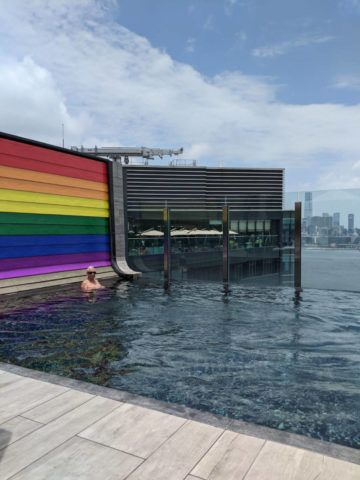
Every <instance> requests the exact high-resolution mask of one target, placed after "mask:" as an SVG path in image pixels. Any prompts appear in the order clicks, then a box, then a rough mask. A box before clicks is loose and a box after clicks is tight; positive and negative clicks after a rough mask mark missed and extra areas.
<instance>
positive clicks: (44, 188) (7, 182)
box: [0, 177, 108, 200]
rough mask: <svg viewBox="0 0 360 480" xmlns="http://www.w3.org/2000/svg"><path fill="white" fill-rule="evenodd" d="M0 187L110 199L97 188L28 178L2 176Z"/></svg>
mask: <svg viewBox="0 0 360 480" xmlns="http://www.w3.org/2000/svg"><path fill="white" fill-rule="evenodd" d="M0 188H6V189H8V190H22V191H25V192H36V193H51V194H54V195H68V196H70V197H81V198H95V199H98V200H108V194H107V192H99V191H96V190H85V189H84V188H75V187H64V186H62V185H51V184H48V183H39V182H32V181H30V182H29V181H26V180H18V179H16V180H15V179H12V178H3V177H0Z"/></svg>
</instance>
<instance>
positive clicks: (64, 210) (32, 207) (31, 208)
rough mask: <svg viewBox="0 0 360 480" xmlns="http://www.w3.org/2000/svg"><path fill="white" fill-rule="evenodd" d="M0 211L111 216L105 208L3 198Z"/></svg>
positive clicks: (0, 202)
mask: <svg viewBox="0 0 360 480" xmlns="http://www.w3.org/2000/svg"><path fill="white" fill-rule="evenodd" d="M0 212H14V213H40V214H41V213H43V214H49V215H76V216H79V217H104V218H108V217H109V211H108V210H107V209H104V208H87V207H71V206H63V205H46V204H42V203H25V202H9V201H1V200H0Z"/></svg>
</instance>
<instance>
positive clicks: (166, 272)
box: [163, 207, 171, 283]
mask: <svg viewBox="0 0 360 480" xmlns="http://www.w3.org/2000/svg"><path fill="white" fill-rule="evenodd" d="M163 220H164V281H165V283H169V281H170V254H171V237H170V211H169V208H168V207H165V208H164V212H163Z"/></svg>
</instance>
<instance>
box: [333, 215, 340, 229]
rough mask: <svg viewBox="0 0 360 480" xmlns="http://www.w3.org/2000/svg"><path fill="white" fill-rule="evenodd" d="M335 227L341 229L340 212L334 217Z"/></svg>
mask: <svg viewBox="0 0 360 480" xmlns="http://www.w3.org/2000/svg"><path fill="white" fill-rule="evenodd" d="M333 227H340V212H335V213H334V215H333Z"/></svg>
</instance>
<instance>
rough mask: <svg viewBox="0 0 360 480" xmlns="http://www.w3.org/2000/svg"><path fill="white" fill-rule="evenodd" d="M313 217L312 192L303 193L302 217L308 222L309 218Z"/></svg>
mask: <svg viewBox="0 0 360 480" xmlns="http://www.w3.org/2000/svg"><path fill="white" fill-rule="evenodd" d="M312 216H313V214H312V192H305V211H304V217H305V218H306V219H307V220H310V218H311V217H312Z"/></svg>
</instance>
